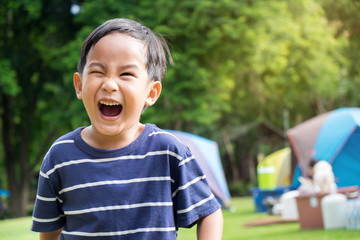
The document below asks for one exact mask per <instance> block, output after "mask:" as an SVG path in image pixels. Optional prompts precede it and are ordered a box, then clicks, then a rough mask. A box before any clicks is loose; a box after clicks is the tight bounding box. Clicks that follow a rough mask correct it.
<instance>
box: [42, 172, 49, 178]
mask: <svg viewBox="0 0 360 240" xmlns="http://www.w3.org/2000/svg"><path fill="white" fill-rule="evenodd" d="M40 176H42V177H44V178H49V176H48V175H47V174H45V173H43V172H42V171H40Z"/></svg>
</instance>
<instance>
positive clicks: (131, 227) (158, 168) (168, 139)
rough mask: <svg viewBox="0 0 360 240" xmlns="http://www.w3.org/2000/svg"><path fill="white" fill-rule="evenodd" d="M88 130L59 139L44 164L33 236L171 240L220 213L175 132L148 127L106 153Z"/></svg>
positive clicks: (35, 209)
mask: <svg viewBox="0 0 360 240" xmlns="http://www.w3.org/2000/svg"><path fill="white" fill-rule="evenodd" d="M82 129H83V128H79V129H77V130H75V131H73V132H70V133H68V134H66V135H64V136H62V137H60V138H59V139H58V140H56V141H55V142H54V144H53V145H52V146H51V148H50V149H49V151H48V153H47V154H46V156H45V158H44V161H43V164H42V166H41V171H40V176H39V184H38V192H37V196H36V202H35V207H34V213H33V227H32V230H33V231H37V232H49V231H55V230H57V229H59V228H62V227H64V230H63V231H62V234H61V239H87V238H89V239H90V238H91V239H109V240H110V239H166V240H169V239H176V235H177V229H178V228H179V227H190V226H192V225H193V224H195V223H196V221H197V220H198V219H199V218H202V217H205V216H207V215H209V214H211V213H213V212H215V211H216V210H217V209H219V208H220V205H219V204H218V202H217V200H216V199H215V197H214V195H213V194H212V192H211V190H210V188H209V186H208V183H207V181H206V176H205V175H204V173H203V172H202V170H201V169H200V167H199V165H198V164H197V161H196V159H195V157H194V156H193V155H192V153H191V152H190V150H189V148H188V147H186V146H185V145H184V144H182V143H181V142H180V141H179V140H178V139H177V138H176V137H175V136H173V135H171V134H170V133H168V132H165V131H163V130H161V129H159V128H157V127H156V126H155V125H151V124H146V127H145V129H144V131H143V132H142V133H141V135H140V136H139V137H138V138H137V139H136V140H135V141H134V142H132V143H131V144H129V145H128V146H126V147H123V148H120V149H114V150H104V149H97V148H94V147H91V146H90V145H88V144H87V143H86V142H85V141H84V140H83V139H82V138H81V130H82ZM94 237H96V238H94Z"/></svg>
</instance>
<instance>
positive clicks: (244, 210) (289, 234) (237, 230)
mask: <svg viewBox="0 0 360 240" xmlns="http://www.w3.org/2000/svg"><path fill="white" fill-rule="evenodd" d="M232 201H233V208H234V210H233V211H224V233H223V240H242V239H249V240H258V239H259V240H260V239H261V240H289V239H291V240H303V239H307V240H351V239H360V230H346V229H337V230H323V229H314V230H301V229H300V226H299V223H297V222H295V223H284V224H275V225H268V226H256V227H244V224H246V223H249V222H251V221H253V220H256V219H261V218H267V217H268V215H267V214H266V213H255V212H254V206H253V201H252V199H251V197H242V198H233V200H232ZM30 227H31V217H26V218H18V219H9V220H1V221H0V239H1V240H19V239H21V240H35V239H39V235H38V234H37V233H33V232H31V231H30ZM192 239H196V228H195V227H193V228H192V229H180V231H179V237H178V240H192Z"/></svg>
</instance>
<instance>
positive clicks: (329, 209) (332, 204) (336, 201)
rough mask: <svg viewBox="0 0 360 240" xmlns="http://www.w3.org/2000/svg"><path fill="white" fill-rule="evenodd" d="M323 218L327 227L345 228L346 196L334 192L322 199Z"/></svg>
mask: <svg viewBox="0 0 360 240" xmlns="http://www.w3.org/2000/svg"><path fill="white" fill-rule="evenodd" d="M321 209H322V218H323V223H324V228H325V229H336V228H344V227H345V225H346V221H345V219H346V218H345V213H346V196H345V195H344V194H339V193H332V194H329V195H326V196H325V197H324V198H323V199H322V200H321Z"/></svg>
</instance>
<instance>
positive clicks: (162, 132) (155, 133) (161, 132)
mask: <svg viewBox="0 0 360 240" xmlns="http://www.w3.org/2000/svg"><path fill="white" fill-rule="evenodd" d="M157 134H167V135H170V136H172V137H174V138H175V139H176V140H178V141H179V142H181V143H182V141H181V140H180V139H179V138H177V137H176V136H175V135H174V134H172V133H169V132H166V131H160V132H152V133H150V134H149V137H151V136H153V135H157Z"/></svg>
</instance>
